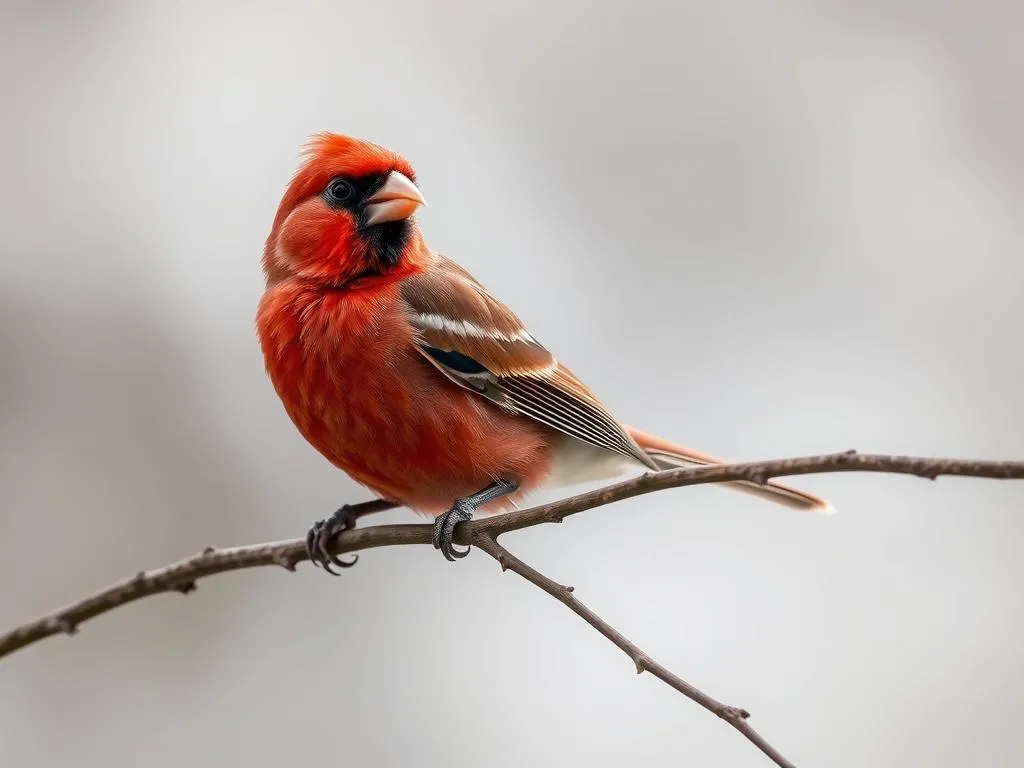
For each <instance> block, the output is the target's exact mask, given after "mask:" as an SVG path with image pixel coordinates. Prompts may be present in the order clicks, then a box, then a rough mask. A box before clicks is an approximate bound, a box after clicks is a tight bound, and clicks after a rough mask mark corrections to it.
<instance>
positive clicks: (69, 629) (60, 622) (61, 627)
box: [47, 616, 78, 635]
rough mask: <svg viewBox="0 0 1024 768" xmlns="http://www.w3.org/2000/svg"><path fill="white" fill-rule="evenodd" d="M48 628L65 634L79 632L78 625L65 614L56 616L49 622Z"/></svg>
mask: <svg viewBox="0 0 1024 768" xmlns="http://www.w3.org/2000/svg"><path fill="white" fill-rule="evenodd" d="M47 625H48V626H47V629H50V630H56V631H57V632H63V633H64V634H65V635H73V634H75V633H76V632H78V626H77V625H76V624H74V623H73V622H72V621H71V620H70V619H68V618H66V617H64V616H54V617H53V618H52V619H50V620H49V621H48V622H47Z"/></svg>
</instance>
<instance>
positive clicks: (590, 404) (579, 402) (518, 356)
mask: <svg viewBox="0 0 1024 768" xmlns="http://www.w3.org/2000/svg"><path fill="white" fill-rule="evenodd" d="M402 297H403V298H404V299H405V302H406V304H407V305H408V307H409V318H410V321H411V322H412V324H413V326H414V327H415V328H416V329H417V330H418V331H419V336H420V338H419V350H420V352H421V353H422V354H423V356H424V357H426V358H427V360H429V361H430V362H431V363H432V364H433V365H434V366H435V367H436V368H437V369H438V370H439V371H441V372H442V373H443V374H444V375H445V376H447V377H448V378H449V379H451V380H452V381H454V382H455V383H457V384H459V385H460V386H463V387H465V388H467V389H470V390H472V391H474V392H477V393H478V394H480V395H482V396H484V397H486V398H488V399H490V400H492V401H493V402H495V403H496V404H498V405H499V406H501V407H502V408H505V409H506V410H509V411H511V412H513V413H518V414H520V415H522V416H526V417H529V418H531V419H533V420H535V421H537V422H540V423H541V424H544V425H546V426H548V427H551V428H552V429H555V430H558V431H559V432H562V433H563V434H566V435H570V436H571V437H574V438H576V439H577V440H582V441H583V442H585V443H590V444H591V445H594V446H597V447H599V448H604V449H606V450H609V451H613V452H615V453H619V454H621V455H623V456H628V457H631V458H634V459H636V460H637V461H640V462H641V463H643V464H645V465H646V466H648V467H650V468H651V469H656V468H657V465H656V464H655V463H654V461H653V460H652V459H651V458H650V457H649V456H648V455H647V454H646V453H645V452H644V451H643V449H641V448H640V446H638V445H637V444H636V442H635V441H634V440H633V438H632V437H630V436H629V433H628V432H626V430H625V428H624V427H623V426H622V425H621V424H619V422H618V421H617V420H616V419H615V417H614V416H612V415H611V414H610V413H609V412H608V410H607V409H606V408H605V407H604V406H603V405H601V403H600V402H599V401H598V399H597V398H596V397H594V395H593V394H592V393H591V392H590V390H589V389H587V387H586V386H585V385H584V384H583V382H581V381H580V380H579V379H578V378H576V376H575V375H573V373H572V372H571V371H570V370H569V369H567V368H565V367H564V366H562V365H560V364H559V362H558V361H557V360H556V359H555V358H554V356H553V355H552V354H551V353H550V352H549V351H548V350H547V349H545V348H544V347H543V346H542V345H541V344H540V342H538V341H537V340H536V339H535V338H534V337H533V336H532V335H531V334H530V333H529V332H528V331H527V330H526V328H524V327H523V324H522V322H521V321H520V320H519V318H518V317H516V315H515V313H513V312H512V310H510V309H509V308H508V307H506V306H505V305H504V304H502V303H501V301H499V300H498V299H497V298H495V297H494V296H493V295H492V294H491V293H489V292H488V291H487V289H485V288H484V287H483V286H482V285H480V283H478V282H477V281H476V280H475V279H474V278H473V277H472V275H470V274H469V273H468V272H467V271H466V270H464V269H463V268H462V267H460V266H459V265H458V264H456V263H455V262H453V261H452V260H451V259H448V258H446V257H443V256H436V257H435V261H434V262H433V263H432V264H431V267H430V269H429V270H428V271H426V272H424V273H421V274H418V275H416V276H414V277H411V278H409V279H407V280H405V281H403V283H402Z"/></svg>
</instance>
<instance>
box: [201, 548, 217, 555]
mask: <svg viewBox="0 0 1024 768" xmlns="http://www.w3.org/2000/svg"><path fill="white" fill-rule="evenodd" d="M216 551H217V548H216V547H203V551H202V552H201V553H200V554H203V555H212V554H213V553H214V552H216Z"/></svg>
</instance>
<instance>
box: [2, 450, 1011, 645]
mask: <svg viewBox="0 0 1024 768" xmlns="http://www.w3.org/2000/svg"><path fill="white" fill-rule="evenodd" d="M826 472H886V473H896V474H907V475H917V476H918V477H925V478H929V479H932V480H934V479H935V478H936V477H939V476H940V475H953V476H961V477H984V478H993V479H1007V480H1009V479H1016V480H1019V479H1024V462H1021V461H975V460H962V459H927V458H915V457H912V456H885V455H872V454H859V453H856V452H855V451H846V452H844V453H835V454H826V455H823V456H807V457H803V458H796V459H776V460H772V461H758V462H750V463H746V464H721V465H717V466H711V467H696V468H684V469H671V470H667V471H664V472H657V473H654V474H647V475H641V476H640V477H636V478H633V479H631V480H626V481H624V482H621V483H617V484H616V485H611V486H608V487H606V488H600V489H598V490H595V491H589V492H587V493H581V494H579V495H577V496H572V497H570V498H568V499H562V500H560V501H555V502H552V503H550V504H542V505H540V506H537V507H532V508H531V509H524V510H519V511H515V512H509V513H507V514H504V515H497V516H495V517H490V518H484V519H481V520H474V521H472V522H469V523H462V524H461V525H459V527H458V528H456V536H455V538H456V541H457V542H458V543H460V544H467V543H469V539H470V537H471V536H473V535H476V534H480V533H486V534H489V535H492V536H495V537H496V536H500V535H501V534H503V533H509V532H511V531H518V530H521V529H523V528H529V527H531V526H534V525H540V524H542V523H556V522H561V521H562V520H564V519H565V518H566V517H569V516H570V515H575V514H577V513H579V512H584V511H586V510H588V509H593V508H595V507H600V506H604V505H605V504H611V503H612V502H615V501H620V500H622V499H628V498H632V497H633V496H639V495H641V494H645V493H652V492H654V491H660V490H664V489H667V488H679V487H682V486H686V485H702V484H705V483H725V482H730V481H733V480H752V481H755V482H767V481H768V480H769V479H771V478H773V477H784V476H787V475H809V474H821V473H826ZM429 542H430V528H429V526H426V525H377V526H371V527H368V528H357V529H355V530H351V531H346V532H345V533H342V534H340V535H339V536H337V537H335V539H334V541H333V542H332V543H331V546H330V550H331V551H332V552H334V553H335V554H343V553H345V552H354V551H356V550H361V549H371V548H374V547H387V546H392V545H399V544H427V543H429ZM307 559H308V558H307V556H306V548H305V542H304V541H303V540H302V539H291V540H288V541H278V542H269V543H266V544H256V545H253V546H247V547H234V548H231V549H215V548H213V547H207V548H206V549H205V550H203V551H202V552H200V553H199V554H197V555H193V556H192V557H187V558H185V559H184V560H180V561H178V562H177V563H173V564H171V565H168V566H165V567H163V568H157V569H154V570H151V571H140V572H139V573H138V574H136V575H135V576H134V577H132V578H130V579H126V580H125V581H122V582H120V583H118V584H114V585H113V586H111V587H108V588H107V589H105V590H103V591H101V592H97V593H96V594H94V595H92V596H90V597H87V598H85V599H83V600H80V601H78V602H75V603H72V604H71V605H69V606H66V607H65V608H62V609H60V610H58V611H55V612H54V613H52V614H49V615H48V616H43V617H42V618H39V619H36V620H35V621H30V622H28V623H27V624H23V625H22V626H20V627H17V628H15V629H13V630H11V631H10V632H8V633H6V634H5V635H2V636H0V658H2V657H3V656H6V655H8V654H10V653H13V652H14V651H16V650H18V649H19V648H24V647H25V646H26V645H29V644H31V643H35V642H37V641H39V640H42V639H44V638H47V637H50V636H52V635H56V634H60V633H61V632H63V633H66V634H74V632H75V631H76V630H77V629H78V626H79V625H80V624H81V623H82V622H84V621H86V620H88V619H91V618H94V617H96V616H99V615H100V614H102V613H106V612H107V611H112V610H114V609H115V608H119V607H120V606H122V605H126V604H127V603H131V602H134V601H135V600H138V599H140V598H143V597H147V596H149V595H156V594H160V593H161V592H174V591H177V592H184V593H187V592H190V591H192V590H193V589H194V588H195V582H196V580H197V579H200V578H204V577H206V576H212V575H214V574H217V573H226V572H227V571H237V570H241V569H243V568H256V567H260V566H266V565H280V566H283V567H284V568H286V569H288V570H294V569H295V565H296V564H297V563H300V562H302V561H303V560H307Z"/></svg>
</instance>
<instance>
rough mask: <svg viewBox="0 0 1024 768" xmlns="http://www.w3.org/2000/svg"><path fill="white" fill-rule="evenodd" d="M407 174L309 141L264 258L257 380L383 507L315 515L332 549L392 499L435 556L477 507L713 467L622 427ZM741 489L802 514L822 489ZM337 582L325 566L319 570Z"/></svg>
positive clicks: (320, 536)
mask: <svg viewBox="0 0 1024 768" xmlns="http://www.w3.org/2000/svg"><path fill="white" fill-rule="evenodd" d="M423 203H424V200H423V196H422V195H421V194H420V191H419V189H418V188H417V187H416V175H415V173H414V172H413V169H412V166H410V165H409V163H408V162H407V161H406V160H405V159H404V158H402V157H401V156H400V155H398V154H396V153H394V152H391V151H389V150H387V149H384V148H383V147H379V146H377V145H375V144H370V143H368V142H365V141H360V140H357V139H353V138H349V137H345V136H338V135H334V134H321V135H319V136H317V137H316V138H314V139H313V141H312V142H311V144H310V145H309V147H308V150H307V153H306V157H305V161H304V162H303V164H302V166H301V167H300V168H299V170H298V172H297V173H296V174H295V176H294V178H293V179H292V181H291V183H290V184H289V186H288V189H287V191H286V192H285V194H284V198H283V199H282V200H281V204H280V206H279V208H278V210H277V216H276V217H275V219H274V225H273V228H272V229H271V232H270V236H269V237H268V238H267V242H266V249H265V251H264V255H263V269H264V272H265V275H266V292H265V293H264V294H263V298H262V300H261V301H260V306H259V313H258V317H257V328H258V331H259V337H260V343H261V345H262V347H263V354H264V357H265V360H266V367H267V372H268V373H269V375H270V378H271V381H272V382H273V384H274V388H275V389H276V390H277V393H278V395H279V396H280V398H281V401H282V402H283V403H284V407H285V409H286V410H287V412H288V415H289V416H290V417H291V419H292V421H293V422H294V423H295V425H296V426H297V427H298V429H299V431H300V432H301V433H302V434H303V436H304V437H305V438H306V439H307V440H308V441H309V442H310V443H312V445H313V446H314V447H315V448H316V449H317V450H318V451H320V453H322V454H323V455H324V456H325V457H326V458H327V459H328V460H329V461H331V462H332V463H333V464H334V465H335V466H337V467H339V468H341V469H342V470H344V471H345V472H346V473H347V474H348V475H350V476H351V477H352V478H353V479H354V480H356V481H357V482H359V483H361V484H363V485H365V486H366V487H368V488H369V489H370V490H372V491H373V492H374V493H375V494H377V495H378V496H379V497H380V500H379V501H375V502H368V503H366V504H361V505H356V506H352V507H350V506H346V507H342V508H341V509H340V510H338V511H337V512H336V513H335V514H334V515H333V516H332V517H330V518H328V519H326V520H322V521H320V522H319V523H317V524H316V525H315V526H314V527H313V528H312V529H311V530H310V532H309V535H308V537H307V545H308V546H309V550H310V556H311V558H312V559H313V561H314V562H319V563H320V564H322V565H323V566H324V567H325V568H327V570H329V571H330V570H331V568H330V564H331V563H334V564H335V565H340V566H349V565H352V564H353V563H354V561H353V562H348V563H346V562H343V561H341V560H339V559H338V558H336V557H335V556H333V555H331V554H330V553H329V552H328V551H327V549H326V546H325V545H326V543H327V542H328V541H329V540H330V538H331V537H332V536H333V535H334V534H335V533H337V532H338V531H340V530H344V529H347V528H350V527H351V526H352V525H354V523H355V518H356V517H358V516H359V515H361V514H365V513H367V512H372V511H377V510H380V509H386V508H388V507H391V506H396V505H398V504H401V505H404V506H407V507H409V508H411V509H413V510H415V511H417V512H421V513H424V514H429V515H433V516H435V518H436V519H435V522H434V546H435V548H437V549H440V550H441V552H442V553H443V554H444V556H445V557H446V558H447V559H448V560H454V559H455V558H458V557H463V556H465V554H466V551H464V550H458V549H456V548H455V547H454V546H453V544H452V536H453V532H454V529H455V526H456V524H458V523H459V522H462V521H464V520H469V519H470V518H471V517H472V515H473V513H474V512H478V511H481V510H482V511H485V512H496V511H500V510H502V509H506V508H508V507H509V506H511V505H514V504H515V502H516V501H517V500H518V499H519V498H521V497H522V496H523V495H525V494H526V493H528V492H529V491H531V490H533V489H534V488H536V487H537V486H539V485H541V484H542V483H548V484H553V485H559V484H561V485H566V484H572V483H579V482H584V481H590V480H597V479H604V478H611V477H614V476H616V475H619V474H621V473H622V472H624V471H627V470H628V469H630V468H634V469H640V468H646V469H650V470H658V469H664V468H666V467H671V466H680V465H689V464H713V463H719V460H718V459H714V458H712V457H710V456H706V455H704V454H702V453H698V452H697V451H693V450H690V449H689V448H684V447H682V446H679V445H675V444H673V443H669V442H667V441H665V440H662V439H660V438H658V437H654V436H652V435H648V434H645V433H643V432H640V431H638V430H636V429H633V428H632V427H628V426H625V425H623V424H621V423H620V422H619V421H617V420H616V419H615V417H614V416H612V415H611V413H609V412H608V410H607V409H606V408H605V407H604V406H603V405H602V404H601V403H600V401H599V400H598V399H597V397H596V396H595V395H594V394H593V393H592V392H591V391H590V390H589V389H588V388H587V387H586V386H585V385H584V384H583V383H582V382H581V381H580V380H579V379H578V378H576V376H574V375H573V373H572V372H571V371H570V370H569V369H568V368H566V367H565V366H564V365H562V364H561V363H560V362H559V361H558V360H556V359H555V357H554V356H553V355H552V354H551V353H550V352H549V351H548V350H547V349H546V348H545V347H544V346H543V345H541V343H540V342H539V341H537V339H536V338H535V337H534V336H533V335H532V334H531V333H530V332H529V331H528V330H527V329H526V328H525V327H523V324H522V322H520V320H519V318H518V317H516V315H515V314H514V313H513V312H512V311H511V310H510V309H509V308H508V307H506V306H505V305H504V304H503V303H502V302H501V301H500V300H499V299H498V298H496V297H495V296H494V295H493V294H492V293H491V292H490V291H488V290H487V289H486V288H484V287H483V286H482V285H481V284H480V283H478V282H477V281H476V280H475V279H474V278H473V276H472V275H470V274H469V272H467V271H466V270H465V269H463V268H462V267H460V266H459V265H458V264H456V263H455V262H454V261H452V260H450V259H448V258H447V257H445V256H442V255H441V254H439V253H437V252H435V251H433V250H431V249H430V247H429V246H427V244H426V242H425V241H424V239H423V235H422V234H421V233H420V230H419V227H418V226H417V225H416V222H415V220H414V219H413V218H412V217H413V214H414V213H415V211H416V209H417V208H419V206H421V205H423ZM735 485H736V487H738V488H740V489H742V490H747V491H749V492H751V493H754V494H756V495H759V496H764V497H767V498H769V499H771V500H772V501H776V502H779V503H782V504H785V505H787V506H790V507H796V508H798V509H810V510H819V511H826V510H828V509H829V507H828V504H827V503H826V502H825V501H823V500H822V499H819V498H818V497H816V496H812V495H811V494H808V493H805V492H803V491H800V490H796V489H794V488H789V487H786V486H784V485H781V484H776V483H769V484H767V485H763V486H761V485H756V484H753V483H747V484H744V483H737V484H735ZM331 572H332V573H333V571H331Z"/></svg>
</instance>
